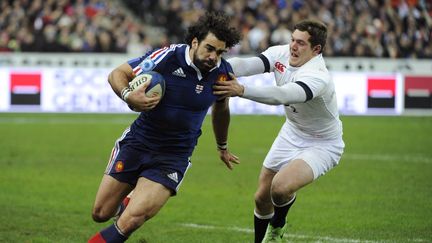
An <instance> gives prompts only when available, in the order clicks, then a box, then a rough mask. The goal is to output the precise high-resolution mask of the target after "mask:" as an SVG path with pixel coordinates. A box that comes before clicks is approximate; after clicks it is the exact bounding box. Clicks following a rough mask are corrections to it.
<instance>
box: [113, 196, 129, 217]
mask: <svg viewBox="0 0 432 243" xmlns="http://www.w3.org/2000/svg"><path fill="white" fill-rule="evenodd" d="M129 201H130V196H129V195H128V196H127V197H125V198H124V199H123V201H122V203H121V204H120V206H119V207H118V209H117V213H116V214H115V216H116V217H119V216H120V215H121V214H122V213H123V211H124V210H125V209H126V206H127V205H128V204H129Z"/></svg>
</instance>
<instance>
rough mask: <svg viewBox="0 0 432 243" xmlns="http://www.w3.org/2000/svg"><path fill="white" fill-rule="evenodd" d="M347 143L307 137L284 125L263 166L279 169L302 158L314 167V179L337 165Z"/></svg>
mask: <svg viewBox="0 0 432 243" xmlns="http://www.w3.org/2000/svg"><path fill="white" fill-rule="evenodd" d="M344 147H345V144H344V142H343V140H342V138H340V139H332V140H325V139H309V138H308V139H305V138H302V137H299V136H298V135H296V134H294V133H293V132H290V131H289V129H287V126H286V125H284V126H283V127H282V129H281V131H280V132H279V134H278V136H277V137H276V139H275V141H274V142H273V145H272V147H271V148H270V151H269V152H268V153H267V156H266V158H265V159H264V163H263V166H264V167H266V168H267V169H270V170H272V171H279V170H280V169H281V168H282V167H284V166H285V165H287V164H288V163H290V162H291V161H292V160H295V159H301V160H304V161H306V163H307V164H308V165H309V166H310V167H311V168H312V171H313V174H314V180H315V179H317V178H318V177H320V176H322V175H324V174H325V173H326V172H327V171H329V170H330V169H332V168H333V167H335V166H336V165H337V164H338V163H339V160H340V158H341V156H342V153H343V150H344Z"/></svg>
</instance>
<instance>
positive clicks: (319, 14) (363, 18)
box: [0, 0, 432, 58]
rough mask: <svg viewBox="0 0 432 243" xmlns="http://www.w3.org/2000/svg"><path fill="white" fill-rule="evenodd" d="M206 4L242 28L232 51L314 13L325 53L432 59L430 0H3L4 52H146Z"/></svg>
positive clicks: (286, 33) (252, 46)
mask: <svg viewBox="0 0 432 243" xmlns="http://www.w3.org/2000/svg"><path fill="white" fill-rule="evenodd" d="M206 10H216V11H224V12H225V13H227V14H228V15H230V16H232V25H233V26H235V27H237V28H238V29H240V30H241V31H242V34H243V40H242V41H241V45H238V46H236V47H234V48H233V49H232V50H231V52H230V54H246V55H249V54H256V53H260V52H261V51H263V50H265V49H266V48H267V47H268V46H270V45H275V44H285V43H289V42H290V39H291V31H290V30H292V28H293V25H294V24H295V23H296V22H298V21H300V20H302V19H305V18H312V19H317V20H320V21H322V22H324V23H325V24H326V25H327V26H328V30H329V33H328V41H327V46H326V47H325V49H324V51H325V53H324V55H325V56H337V57H341V56H343V57H347V56H355V57H388V58H432V40H431V38H432V17H431V16H432V1H431V0H357V1H349V0H218V1H215V0H159V1H153V0H123V1H115V0H111V1H102V0H57V1H55V0H43V1H42V0H2V1H1V5H0V51H17V52H32V51H33V52H119V53H130V54H134V55H140V54H142V53H143V52H146V51H148V50H150V49H152V48H155V47H160V46H164V45H167V44H169V43H181V42H183V37H184V34H185V31H186V29H187V27H188V26H189V24H190V23H192V22H194V21H196V20H197V19H198V17H199V16H201V15H202V14H203V13H204V11H206Z"/></svg>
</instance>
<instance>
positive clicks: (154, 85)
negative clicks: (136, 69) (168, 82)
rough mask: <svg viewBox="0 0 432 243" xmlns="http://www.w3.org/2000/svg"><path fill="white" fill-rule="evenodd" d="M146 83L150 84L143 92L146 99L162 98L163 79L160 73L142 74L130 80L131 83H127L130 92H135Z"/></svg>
mask: <svg viewBox="0 0 432 243" xmlns="http://www.w3.org/2000/svg"><path fill="white" fill-rule="evenodd" d="M146 82H150V84H149V86H147V88H146V91H145V92H146V96H147V97H153V96H154V95H159V96H161V98H162V97H163V96H164V94H165V79H164V77H163V76H162V75H161V74H160V73H158V72H155V71H148V72H144V73H142V74H140V75H138V76H136V77H135V78H134V79H132V81H130V82H129V88H131V90H135V89H137V88H138V87H139V86H141V85H142V84H144V83H146Z"/></svg>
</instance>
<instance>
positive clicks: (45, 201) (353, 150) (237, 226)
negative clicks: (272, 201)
mask: <svg viewBox="0 0 432 243" xmlns="http://www.w3.org/2000/svg"><path fill="white" fill-rule="evenodd" d="M135 116H136V115H135V114H126V115H122V114H114V115H113V114H99V115H95V114H74V115H72V114H9V113H0V134H1V138H0V169H1V172H0V208H1V213H0V242H67V243H69V242H86V240H87V239H88V238H89V237H90V236H91V235H93V234H94V233H95V232H97V231H98V230H100V229H101V228H103V227H105V226H106V225H108V224H110V222H107V223H104V224H98V223H95V222H93V221H92V220H91V215H90V212H91V207H92V204H93V200H94V197H95V193H96V190H97V188H98V185H99V182H100V179H101V176H102V173H103V171H104V169H105V166H106V163H107V160H108V157H109V154H110V151H111V148H112V146H113V144H114V141H115V140H116V139H117V138H118V137H119V136H120V134H121V132H122V131H123V130H124V129H125V128H126V127H127V126H128V125H129V124H130V123H131V122H132V121H133V119H134V118H135ZM341 119H342V121H343V123H344V140H345V143H346V149H345V154H344V155H343V158H342V160H341V162H340V164H339V166H337V167H336V168H335V169H333V170H332V171H330V172H329V173H328V174H327V175H326V176H324V177H322V178H320V179H318V180H317V181H316V182H314V183H313V184H311V185H309V186H307V187H306V188H304V189H303V190H301V191H300V192H299V193H298V199H297V202H296V204H295V205H294V206H293V208H292V209H291V211H290V215H289V222H288V223H289V231H288V233H287V235H286V240H287V242H288V241H289V242H351V243H352V242H369V243H373V242H432V138H431V135H432V117H351V116H346V117H345V116H344V117H342V118H341ZM283 122H284V117H281V116H232V118H231V127H230V140H229V145H230V149H231V151H232V152H234V153H235V154H236V155H238V156H239V157H240V159H241V164H240V165H238V166H236V167H235V169H234V170H233V171H229V170H228V169H226V168H225V166H224V165H223V163H222V162H220V161H219V159H218V155H217V152H216V148H215V147H216V146H215V143H214V139H213V132H212V130H211V126H210V119H209V118H207V119H206V120H205V124H204V127H203V135H202V137H201V138H200V140H199V144H198V147H197V149H196V150H195V153H194V155H193V157H192V163H193V166H192V168H191V169H190V170H189V171H188V174H187V175H186V179H185V181H184V182H183V184H182V186H181V189H180V192H179V194H178V196H176V197H173V198H171V199H170V201H169V202H168V204H167V205H166V206H165V207H164V208H163V209H162V210H161V212H160V213H159V214H158V215H157V216H156V217H155V218H153V219H151V220H150V221H148V222H146V223H145V224H144V225H143V226H142V227H141V228H140V229H139V230H138V231H136V232H135V233H134V234H133V236H132V237H131V238H130V240H129V241H128V242H141V243H142V242H148V243H157V242H212V243H213V242H224V243H227V242H253V233H252V228H253V194H254V192H255V188H256V185H257V176H258V173H259V170H260V168H261V163H262V160H263V158H264V156H265V154H266V152H267V150H268V149H269V147H270V146H271V143H272V141H273V139H274V137H275V136H276V134H277V132H278V131H279V128H280V127H281V125H282V123H283Z"/></svg>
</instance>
